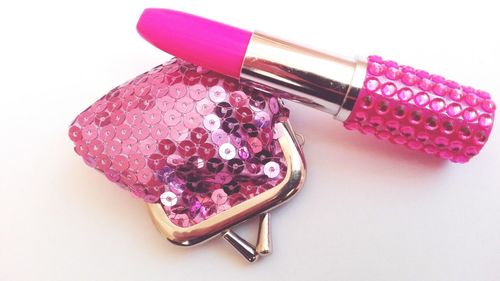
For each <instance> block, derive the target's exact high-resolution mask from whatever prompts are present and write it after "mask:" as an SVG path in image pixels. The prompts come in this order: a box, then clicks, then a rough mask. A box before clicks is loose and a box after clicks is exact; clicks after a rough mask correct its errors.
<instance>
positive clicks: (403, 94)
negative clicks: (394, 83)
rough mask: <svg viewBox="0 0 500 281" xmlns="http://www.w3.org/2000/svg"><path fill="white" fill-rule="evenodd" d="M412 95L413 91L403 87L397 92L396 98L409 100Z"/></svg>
mask: <svg viewBox="0 0 500 281" xmlns="http://www.w3.org/2000/svg"><path fill="white" fill-rule="evenodd" d="M412 96H413V92H412V90H411V89H410V88H403V89H401V90H399V92H398V98H399V99H400V100H402V101H409V100H410V99H411V98H412Z"/></svg>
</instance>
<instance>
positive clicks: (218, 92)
mask: <svg viewBox="0 0 500 281" xmlns="http://www.w3.org/2000/svg"><path fill="white" fill-rule="evenodd" d="M208 96H209V97H210V99H211V100H212V101H213V102H215V103H219V102H223V101H224V100H225V99H226V96H227V94H226V91H225V90H224V88H222V87H221V86H214V87H212V88H210V90H209V91H208Z"/></svg>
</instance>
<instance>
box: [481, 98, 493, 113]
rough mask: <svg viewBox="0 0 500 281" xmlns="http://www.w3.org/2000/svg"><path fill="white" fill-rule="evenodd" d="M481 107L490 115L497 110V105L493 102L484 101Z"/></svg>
mask: <svg viewBox="0 0 500 281" xmlns="http://www.w3.org/2000/svg"><path fill="white" fill-rule="evenodd" d="M481 107H482V108H483V109H484V111H486V112H488V113H493V112H494V111H495V109H496V106H495V103H494V102H493V101H492V100H483V102H482V103H481Z"/></svg>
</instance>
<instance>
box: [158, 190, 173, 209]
mask: <svg viewBox="0 0 500 281" xmlns="http://www.w3.org/2000/svg"><path fill="white" fill-rule="evenodd" d="M160 201H161V203H162V204H163V205H164V206H167V207H172V206H174V205H175V204H177V195H175V193H173V192H170V191H166V192H164V193H162V195H161V196H160Z"/></svg>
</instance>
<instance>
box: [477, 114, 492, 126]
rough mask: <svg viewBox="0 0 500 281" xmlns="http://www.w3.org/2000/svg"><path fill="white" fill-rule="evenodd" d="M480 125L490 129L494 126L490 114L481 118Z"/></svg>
mask: <svg viewBox="0 0 500 281" xmlns="http://www.w3.org/2000/svg"><path fill="white" fill-rule="evenodd" d="M479 125H481V126H483V127H490V126H491V125H493V118H491V115H489V114H483V115H481V116H479Z"/></svg>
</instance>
